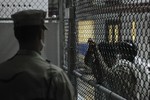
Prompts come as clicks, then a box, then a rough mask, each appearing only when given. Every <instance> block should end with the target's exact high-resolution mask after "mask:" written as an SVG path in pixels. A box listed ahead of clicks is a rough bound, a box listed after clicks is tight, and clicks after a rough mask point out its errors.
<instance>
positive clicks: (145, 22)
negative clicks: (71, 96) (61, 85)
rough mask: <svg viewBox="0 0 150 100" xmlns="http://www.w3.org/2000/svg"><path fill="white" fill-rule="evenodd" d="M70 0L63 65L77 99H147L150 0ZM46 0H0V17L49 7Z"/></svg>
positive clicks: (66, 20) (46, 9) (149, 51)
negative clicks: (25, 10)
mask: <svg viewBox="0 0 150 100" xmlns="http://www.w3.org/2000/svg"><path fill="white" fill-rule="evenodd" d="M65 1H66V3H67V0H65ZM71 1H74V3H73V4H74V5H71V6H69V5H67V7H68V9H69V10H68V13H69V14H70V15H69V17H68V18H66V19H65V20H64V29H65V31H64V33H65V34H64V44H63V45H64V48H63V49H64V66H65V67H67V70H68V72H69V75H74V78H75V79H74V80H73V81H72V82H73V84H74V86H75V87H76V91H77V96H78V100H117V99H120V100H121V99H127V100H149V99H150V98H149V89H150V88H149V84H150V83H149V82H150V13H149V11H150V1H149V0H71ZM48 5H49V0H1V1H0V19H1V20H5V19H10V15H11V14H12V13H15V12H17V11H20V10H24V9H43V10H45V11H47V12H48V8H49V7H48ZM69 11H70V12H69ZM66 12H67V11H66ZM66 12H65V13H66ZM72 13H73V14H72ZM74 14H75V15H74ZM47 17H48V15H47ZM89 38H90V39H89ZM73 73H74V74H73ZM72 77H73V76H71V78H72Z"/></svg>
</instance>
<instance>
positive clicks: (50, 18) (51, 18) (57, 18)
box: [0, 17, 59, 20]
mask: <svg viewBox="0 0 150 100" xmlns="http://www.w3.org/2000/svg"><path fill="white" fill-rule="evenodd" d="M0 20H12V18H0ZM45 20H59V17H56V18H53V17H49V18H45Z"/></svg>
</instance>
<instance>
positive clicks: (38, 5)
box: [0, 0, 48, 19]
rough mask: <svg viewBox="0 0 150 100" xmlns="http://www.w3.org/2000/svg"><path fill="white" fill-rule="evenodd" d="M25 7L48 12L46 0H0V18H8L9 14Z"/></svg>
mask: <svg viewBox="0 0 150 100" xmlns="http://www.w3.org/2000/svg"><path fill="white" fill-rule="evenodd" d="M25 9H40V10H41V9H42V10H44V11H46V12H48V0H0V19H9V18H10V16H11V14H13V13H15V12H17V11H21V10H25ZM47 17H48V15H47Z"/></svg>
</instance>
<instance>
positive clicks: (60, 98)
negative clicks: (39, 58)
mask: <svg viewBox="0 0 150 100" xmlns="http://www.w3.org/2000/svg"><path fill="white" fill-rule="evenodd" d="M51 76H52V78H51V83H50V84H49V85H50V88H49V96H50V100H51V99H52V100H53V99H54V100H75V93H74V88H73V86H72V84H71V82H70V80H69V78H68V76H67V75H66V73H65V72H64V71H63V70H62V69H60V68H58V67H57V68H56V70H54V69H52V70H51Z"/></svg>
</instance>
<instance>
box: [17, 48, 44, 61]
mask: <svg viewBox="0 0 150 100" xmlns="http://www.w3.org/2000/svg"><path fill="white" fill-rule="evenodd" d="M17 55H27V56H36V57H38V58H41V59H42V60H44V59H43V58H42V56H41V55H40V54H39V53H38V52H36V51H34V50H19V51H18V52H17Z"/></svg>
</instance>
